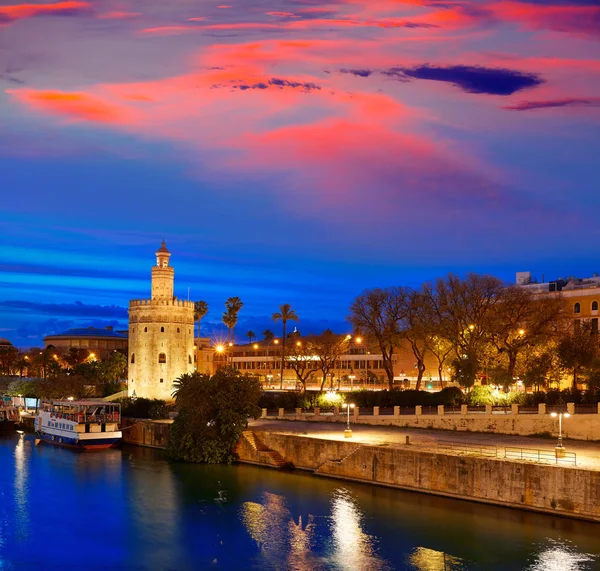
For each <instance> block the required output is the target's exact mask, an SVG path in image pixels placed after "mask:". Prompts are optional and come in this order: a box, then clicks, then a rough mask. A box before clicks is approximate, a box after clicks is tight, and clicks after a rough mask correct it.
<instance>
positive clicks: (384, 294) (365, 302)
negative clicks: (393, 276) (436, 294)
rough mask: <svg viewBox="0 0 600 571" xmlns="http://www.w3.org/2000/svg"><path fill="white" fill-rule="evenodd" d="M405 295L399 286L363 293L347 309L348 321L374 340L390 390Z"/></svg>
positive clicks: (403, 312) (403, 314)
mask: <svg viewBox="0 0 600 571" xmlns="http://www.w3.org/2000/svg"><path fill="white" fill-rule="evenodd" d="M406 296H407V293H406V291H405V290H404V289H403V288H399V287H395V288H387V289H380V288H377V289H371V290H365V291H364V292H363V293H361V294H360V295H359V296H358V297H357V298H356V299H355V300H354V302H353V303H352V305H351V306H350V315H349V316H348V318H347V319H348V321H349V322H350V323H351V324H352V325H353V327H354V329H355V330H356V331H361V332H362V333H364V334H365V335H368V336H369V337H371V338H372V339H374V340H375V341H376V343H377V345H378V346H379V350H380V351H381V359H382V362H383V368H384V370H385V372H386V375H387V379H388V385H389V388H390V389H391V388H392V387H393V385H394V367H393V359H392V357H393V354H394V349H395V348H396V347H397V345H398V343H399V340H400V333H399V329H398V327H399V322H400V321H401V320H402V319H404V318H405V316H406Z"/></svg>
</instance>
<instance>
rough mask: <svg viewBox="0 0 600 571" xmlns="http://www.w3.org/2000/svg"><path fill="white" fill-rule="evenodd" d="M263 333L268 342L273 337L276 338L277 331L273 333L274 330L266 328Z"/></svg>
mask: <svg viewBox="0 0 600 571" xmlns="http://www.w3.org/2000/svg"><path fill="white" fill-rule="evenodd" d="M262 335H263V337H264V340H265V341H266V342H267V343H270V342H271V341H273V339H275V333H273V332H272V331H271V330H270V329H265V330H264V331H263V332H262Z"/></svg>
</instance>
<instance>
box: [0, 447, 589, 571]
mask: <svg viewBox="0 0 600 571" xmlns="http://www.w3.org/2000/svg"><path fill="white" fill-rule="evenodd" d="M29 569H36V570H39V571H46V570H50V569H62V570H71V569H77V570H81V571H96V570H105V569H123V570H132V571H136V570H139V571H142V570H163V569H164V570H174V571H175V570H177V571H179V570H187V569H207V570H212V569H214V570H220V569H222V570H231V571H234V570H238V569H257V570H258V569H260V570H263V569H264V570H286V569H290V570H297V571H304V570H307V571H308V570H310V571H321V570H336V571H337V570H340V571H341V570H344V571H371V570H373V571H375V570H393V569H408V570H421V571H444V570H445V571H450V570H452V571H455V570H471V569H482V570H511V569H515V570H516V569H526V570H532V571H533V570H535V571H537V570H540V571H541V570H544V571H546V570H548V571H554V570H556V571H559V570H560V571H563V570H564V571H566V570H584V569H600V524H592V523H585V522H578V521H573V520H568V519H561V518H555V517H551V516H545V515H538V514H531V513H527V512H521V511H517V510H509V509H504V508H496V507H489V506H484V505H478V504H473V503H469V502H462V501H457V500H449V499H444V498H436V497H432V496H426V495H423V494H415V493H410V492H403V491H398V490H392V489H386V488H377V487H372V486H368V485H361V484H353V483H349V482H342V481H336V480H330V479H323V478H317V477H314V476H311V475H310V474H307V473H302V472H287V473H286V472H278V471H276V470H270V469H266V468H258V467H253V466H244V465H235V466H204V465H189V464H178V463H170V462H167V461H166V460H165V459H164V457H163V455H162V453H161V452H159V451H154V450H148V449H143V448H133V447H132V448H124V449H123V450H109V451H105V452H96V453H76V452H73V451H71V450H67V449H61V448H57V447H52V446H49V445H46V444H41V445H38V446H36V445H35V441H34V439H33V437H31V436H29V435H15V436H14V437H8V438H4V439H0V571H22V570H29Z"/></svg>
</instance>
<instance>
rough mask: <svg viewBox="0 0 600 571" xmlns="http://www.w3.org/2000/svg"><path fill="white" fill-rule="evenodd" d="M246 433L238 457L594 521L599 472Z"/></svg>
mask: <svg viewBox="0 0 600 571" xmlns="http://www.w3.org/2000/svg"><path fill="white" fill-rule="evenodd" d="M253 435H254V439H255V441H256V442H258V443H259V444H258V446H256V444H255V445H252V443H251V442H250V439H249V438H248V437H247V436H245V437H244V438H243V439H242V441H240V443H239V445H238V454H239V456H240V461H242V462H249V463H253V464H262V465H266V466H274V465H276V463H275V462H274V461H273V459H272V458H273V454H274V455H276V456H277V457H278V458H280V459H282V460H283V461H284V462H287V463H291V464H293V465H294V466H295V467H296V468H302V469H305V470H311V471H313V472H314V473H315V474H317V475H322V476H330V477H334V478H343V479H350V480H355V481H359V482H368V483H371V484H379V485H385V486H392V487H397V488H401V489H405V490H413V491H418V492H425V493H430V494H437V495H442V496H448V497H452V498H459V499H465V500H474V501H478V502H484V503H490V504H497V505H501V506H506V507H514V508H520V509H528V510H533V511H539V512H545V513H551V514H559V515H563V516H570V517H576V518H580V519H588V520H593V521H598V522H600V471H592V470H582V469H580V468H574V467H573V468H572V467H563V466H555V465H543V464H534V463H526V462H516V461H511V460H505V459H498V458H488V457H481V456H473V455H452V454H448V453H439V452H435V451H425V450H419V449H415V448H412V447H411V446H402V447H397V448H391V447H384V446H368V445H361V444H357V443H352V442H346V441H332V440H321V439H316V438H309V437H303V436H298V435H288V434H279V433H271V432H263V431H254V432H253ZM257 448H258V449H257ZM267 451H270V452H272V453H273V454H271V455H270V456H269V455H267V454H266V452H267Z"/></svg>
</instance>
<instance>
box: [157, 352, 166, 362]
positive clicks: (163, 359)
mask: <svg viewBox="0 0 600 571" xmlns="http://www.w3.org/2000/svg"><path fill="white" fill-rule="evenodd" d="M158 362H159V363H166V362H167V355H166V354H165V353H159V354H158Z"/></svg>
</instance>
